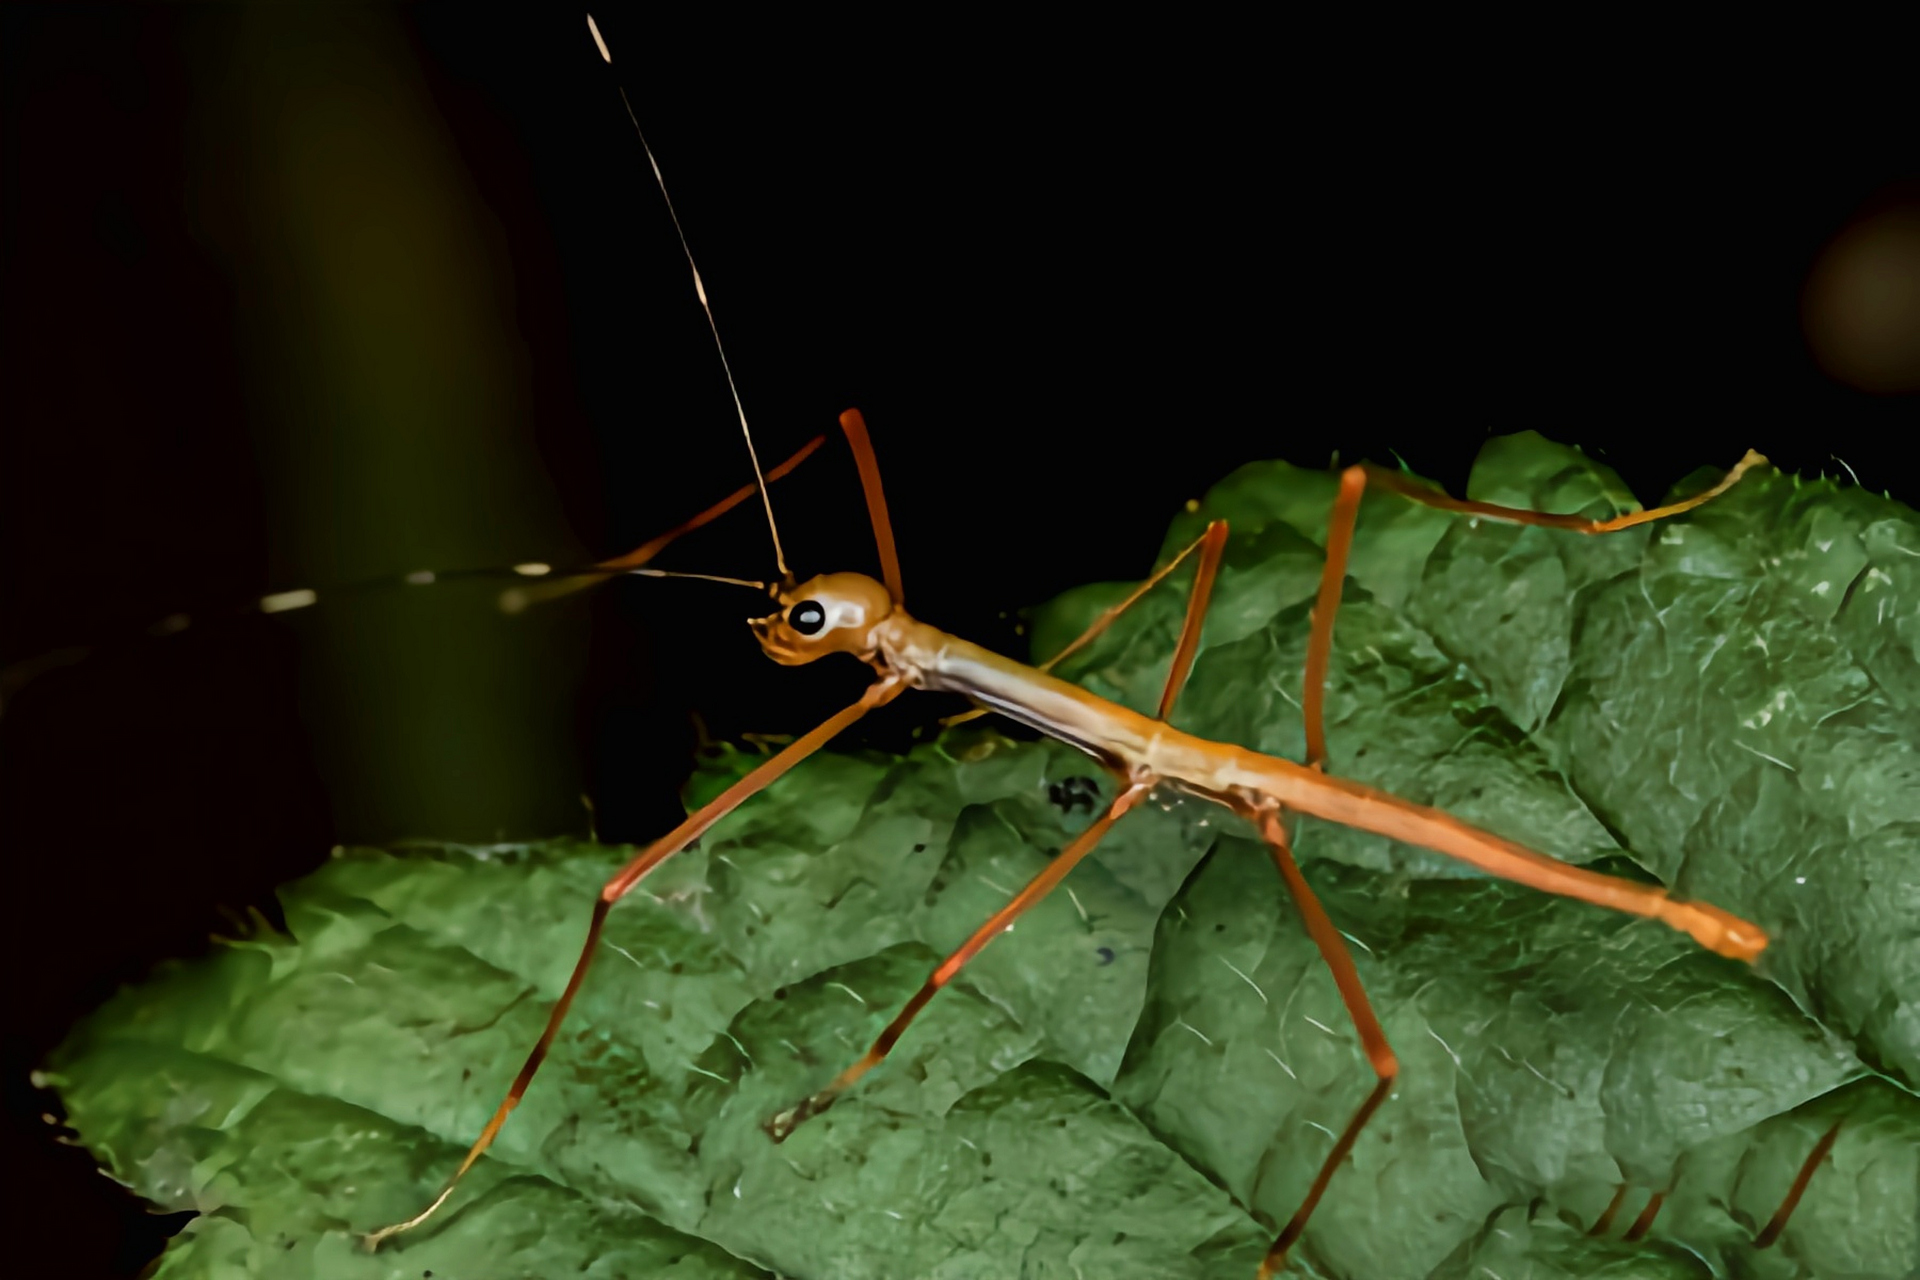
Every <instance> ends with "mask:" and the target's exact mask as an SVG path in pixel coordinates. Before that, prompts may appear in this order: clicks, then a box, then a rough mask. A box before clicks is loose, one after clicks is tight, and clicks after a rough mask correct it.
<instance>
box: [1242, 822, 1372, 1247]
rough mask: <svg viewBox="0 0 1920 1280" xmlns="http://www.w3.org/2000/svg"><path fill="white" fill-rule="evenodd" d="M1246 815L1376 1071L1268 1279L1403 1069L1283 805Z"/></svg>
mask: <svg viewBox="0 0 1920 1280" xmlns="http://www.w3.org/2000/svg"><path fill="white" fill-rule="evenodd" d="M1245 816H1246V817H1248V818H1250V819H1251V820H1252V821H1253V822H1254V824H1255V825H1256V826H1258V827H1259V829H1260V836H1261V838H1262V839H1264V840H1265V841H1266V842H1267V848H1268V849H1269V850H1271V851H1272V853H1273V861H1274V864H1275V865H1276V866H1278V867H1279V868H1280V878H1281V879H1282V880H1283V881H1285V882H1286V886H1287V892H1288V893H1290V894H1292V895H1293V901H1294V905H1295V906H1296V907H1298V908H1299V910H1300V919H1301V922H1302V923H1303V924H1305V925H1306V927H1307V936H1308V937H1310V938H1312V939H1313V945H1314V946H1316V947H1318V948H1319V950H1320V958H1321V959H1322V960H1325V961H1326V963H1327V968H1328V969H1329V970H1331V971H1332V973H1333V984H1334V986H1335V987H1337V988H1338V989H1339V991H1340V1000H1341V1003H1343V1004H1345V1005H1346V1006H1347V1015H1348V1016H1349V1017H1351V1018H1352V1019H1353V1027H1354V1030H1355V1031H1358V1032H1359V1033H1360V1047H1361V1048H1362V1049H1363V1050H1364V1051H1365V1052H1366V1055H1367V1064H1368V1065H1369V1066H1371V1067H1372V1068H1373V1074H1374V1077H1375V1079H1374V1085H1373V1090H1372V1091H1371V1092H1370V1093H1368V1094H1367V1096H1366V1098H1365V1100H1363V1101H1362V1102H1361V1103H1360V1106H1359V1108H1358V1109H1357V1110H1356V1111H1355V1112H1354V1113H1353V1116H1352V1118H1351V1119H1349V1120H1348V1121H1347V1127H1346V1128H1345V1129H1343V1130H1341V1132H1340V1136H1339V1138H1337V1139H1336V1140H1335V1141H1334V1144H1333V1149H1332V1150H1331V1151H1329V1152H1327V1156H1326V1159H1324V1160H1322V1161H1321V1162H1320V1170H1319V1172H1318V1173H1316V1174H1315V1175H1314V1178H1313V1184H1312V1185H1311V1186H1310V1187H1308V1188H1307V1194H1306V1197H1305V1199H1303V1200H1301V1202H1300V1207H1299V1208H1297V1209H1295V1210H1294V1212H1293V1217H1291V1218H1289V1219H1287V1223H1286V1225H1285V1226H1284V1227H1282V1228H1281V1229H1280V1234H1279V1235H1278V1236H1276V1237H1275V1238H1274V1242H1273V1244H1272V1246H1271V1247H1270V1248H1269V1249H1268V1250H1267V1256H1266V1258H1265V1259H1263V1260H1262V1261H1261V1263H1260V1273H1259V1274H1260V1280H1267V1277H1269V1276H1272V1275H1274V1274H1276V1273H1277V1272H1278V1271H1279V1270H1280V1268H1281V1267H1283V1266H1284V1265H1286V1261H1287V1252H1288V1250H1290V1249H1292V1248H1293V1246H1294V1244H1295V1242H1296V1241H1298V1240H1299V1239H1300V1235H1301V1233H1302V1232H1303V1231H1305V1230H1306V1229H1307V1219H1309V1218H1311V1217H1312V1216H1313V1211H1314V1209H1315V1207H1316V1206H1318V1205H1319V1203H1320V1197H1321V1196H1322V1195H1324V1194H1326V1190H1327V1184H1328V1183H1329V1182H1331V1181H1332V1180H1333V1173H1334V1170H1336V1169H1338V1168H1339V1167H1340V1165H1341V1162H1342V1161H1344V1160H1345V1159H1346V1158H1347V1155H1348V1154H1349V1153H1350V1152H1351V1151H1352V1150H1353V1144H1354V1143H1355V1142H1356V1141H1357V1140H1358V1139H1359V1137H1360V1131H1361V1130H1362V1129H1364V1128H1365V1127H1366V1124H1367V1121H1368V1120H1370V1119H1372V1118H1373V1113H1374V1112H1375V1111H1377V1110H1379V1108H1380V1104H1381V1103H1382V1102H1385V1101H1386V1098H1387V1094H1388V1092H1389V1091H1390V1090H1391V1089H1392V1088H1393V1082H1394V1080H1395V1079H1396V1078H1397V1077H1398V1076H1399V1074H1400V1060H1399V1059H1398V1058H1397V1057H1395V1056H1394V1052H1393V1047H1392V1046H1391V1045H1389V1044H1388V1043H1387V1033H1386V1032H1385V1031H1384V1030H1383V1029H1382V1028H1381V1026H1380V1019H1379V1018H1378V1017H1377V1016H1376V1015H1375V1014H1374V1012H1373V1004H1372V1002H1371V1001H1369V1000H1368V999H1367V989H1366V988H1365V987H1364V986H1362V985H1361V983H1360V973H1359V970H1357V969H1356V968H1354V964H1353V954H1352V953H1351V952H1349V951H1348V950H1347V943H1346V939H1344V938H1342V937H1341V936H1340V931H1339V930H1338V929H1336V928H1335V927H1334V925H1333V921H1332V920H1331V919H1330V918H1329V917H1328V916H1327V912H1326V908H1325V907H1322V906H1321V905H1320V899H1319V898H1318V897H1317V896H1315V894H1314V892H1313V888H1312V886H1310V885H1308V884H1307V880H1306V877H1305V876H1303V875H1301V874H1300V866H1299V864H1298V863H1296V862H1295V861H1294V860H1293V850H1292V848H1291V845H1290V843H1289V841H1288V839H1287V830H1286V823H1285V821H1284V819H1283V816H1282V814H1281V811H1280V810H1279V808H1277V807H1271V808H1262V809H1252V810H1249V811H1248V812H1247V813H1246V814H1245Z"/></svg>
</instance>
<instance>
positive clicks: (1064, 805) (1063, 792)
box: [1047, 777, 1100, 813]
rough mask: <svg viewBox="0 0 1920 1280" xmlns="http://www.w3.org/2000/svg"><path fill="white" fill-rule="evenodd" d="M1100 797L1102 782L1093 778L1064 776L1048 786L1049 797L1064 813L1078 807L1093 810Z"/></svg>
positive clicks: (1087, 810)
mask: <svg viewBox="0 0 1920 1280" xmlns="http://www.w3.org/2000/svg"><path fill="white" fill-rule="evenodd" d="M1099 798H1100V784H1099V783H1097V782H1095V781H1094V780H1093V779H1092V778H1082V777H1072V778H1062V779H1060V781H1058V782H1056V783H1054V784H1053V785H1052V786H1050V787H1048V788H1047V799H1049V800H1051V801H1053V803H1054V807H1055V808H1057V809H1059V810H1060V812H1062V813H1072V812H1074V811H1075V810H1076V809H1084V810H1085V811H1086V812H1088V813H1092V812H1093V808H1094V803H1095V802H1096V801H1097V800H1099Z"/></svg>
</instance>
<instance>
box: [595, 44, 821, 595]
mask: <svg viewBox="0 0 1920 1280" xmlns="http://www.w3.org/2000/svg"><path fill="white" fill-rule="evenodd" d="M587 30H588V31H589V32H591V33H592V34H593V43H594V47H596V48H597V49H599V50H600V57H601V59H602V60H604V61H605V62H606V64H607V65H608V66H612V65H613V53H612V51H611V50H609V49H608V48H607V42H606V40H605V39H603V38H602V37H601V35H600V24H599V23H597V22H595V21H594V20H593V15H592V14H591V13H589V14H588V15H587ZM614 87H615V88H617V89H619V90H620V104H621V105H622V106H624V107H625V108H626V109H627V119H628V120H631V121H632V122H633V132H634V136H636V137H638V138H639V139H640V149H641V150H642V151H645V152H646V153H647V163H648V164H649V165H651V166H653V180H654V182H655V183H657V184H659V187H660V198H661V199H662V200H664V201H666V202H667V216H668V217H670V218H672V219H673V231H674V234H675V235H677V236H679V237H680V251H681V252H682V253H684V254H686V256H687V268H688V270H690V271H692V272H693V291H694V292H695V293H696V294H698V295H699V297H700V309H701V310H702V311H704V312H706V313H707V329H708V330H709V331H710V332H711V333H712V334H713V347H714V350H716V351H718V352H719V353H720V367H721V368H722V369H724V370H726V374H727V390H728V391H730V392H731V393H732V394H733V410H734V412H735V413H736V414H738V415H739V417H740V434H741V435H742V436H744V437H746V441H747V456H748V457H749V458H751V459H753V482H754V484H755V485H757V486H758V487H759V489H760V505H761V506H763V507H765V508H766V509H767V532H768V533H770V534H772V535H773V561H774V564H775V565H777V566H778V567H779V570H780V580H781V581H782V582H783V583H786V584H788V585H791V584H792V582H793V573H792V571H791V570H789V569H788V568H787V556H786V553H785V552H784V551H782V550H781V549H780V526H779V525H777V524H775V523H774V521H773V499H772V498H771V497H769V496H768V494H767V480H766V477H765V476H764V475H762V474H761V472H760V454H759V452H758V451H757V450H756V449H755V448H754V447H753V432H752V430H751V429H749V428H748V426H747V410H746V406H745V405H743V404H741V403H740V388H739V386H738V384H736V383H735V382H734V380H733V366H732V365H731V364H730V363H728V361H727V348H726V344H725V343H723V342H721V341H720V326H719V325H717V324H715V323H714V319H713V306H712V304H710V303H709V302H708V301H707V286H706V284H705V283H704V282H703V281H702V280H701V279H700V266H699V264H698V263H696V262H695V261H694V260H693V246H692V245H689V244H688V243H687V232H686V229H685V228H684V227H682V226H681V225H680V213H679V211H678V210H676V209H675V208H674V207H673V197H672V196H671V195H670V194H668V192H667V180H666V178H665V177H663V176H661V173H660V162H659V161H658V160H657V159H655V158H654V155H653V148H652V147H651V146H650V145H648V143H647V134H646V130H644V129H642V128H641V127H640V117H639V116H638V115H636V114H635V113H634V110H633V103H632V101H631V100H629V99H628V97H627V86H626V85H624V84H621V83H620V78H619V76H617V75H616V76H615V77H614Z"/></svg>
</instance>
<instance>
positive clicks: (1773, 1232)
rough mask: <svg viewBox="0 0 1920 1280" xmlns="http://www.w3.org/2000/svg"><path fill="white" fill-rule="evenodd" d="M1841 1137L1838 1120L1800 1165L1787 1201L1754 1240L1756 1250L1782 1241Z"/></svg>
mask: <svg viewBox="0 0 1920 1280" xmlns="http://www.w3.org/2000/svg"><path fill="white" fill-rule="evenodd" d="M1839 1137H1840V1121H1838V1120H1836V1121H1834V1122H1833V1127H1832V1128H1830V1129H1828V1130H1827V1131H1826V1132H1825V1133H1824V1134H1822V1135H1820V1141H1818V1142H1816V1143H1814V1144H1813V1150H1812V1151H1810V1152H1808V1153H1807V1158H1806V1160H1805V1161H1803V1162H1802V1163H1801V1165H1800V1172H1799V1173H1798V1174H1796V1175H1795V1176H1794V1179H1793V1185H1792V1186H1791V1187H1789V1188H1788V1189H1787V1196H1786V1199H1784V1200H1782V1201H1781V1202H1780V1207H1779V1208H1778V1209H1775V1210H1774V1211H1773V1217H1771V1218H1769V1219H1767V1225H1766V1226H1764V1227H1762V1228H1761V1229H1760V1234H1759V1235H1757V1236H1755V1237H1754V1238H1753V1247H1754V1248H1756V1249H1770V1248H1772V1247H1773V1244H1774V1242H1775V1241H1777V1240H1779V1239H1780V1233H1781V1232H1782V1231H1785V1230H1786V1229H1787V1219H1789V1218H1791V1217H1792V1216H1793V1211H1794V1210H1795V1209H1797V1208H1799V1207H1800V1197H1801V1196H1803V1195H1805V1194H1806V1193H1807V1184H1808V1183H1810V1182H1812V1181H1813V1175H1814V1173H1815V1171H1816V1170H1818V1169H1819V1168H1820V1163H1821V1161H1823V1160H1825V1159H1826V1158H1827V1156H1828V1154H1829V1153H1831V1152H1832V1151H1833V1144H1834V1142H1835V1140H1836V1139H1838V1138H1839Z"/></svg>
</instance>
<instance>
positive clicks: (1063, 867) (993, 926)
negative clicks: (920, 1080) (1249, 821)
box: [760, 778, 1154, 1142]
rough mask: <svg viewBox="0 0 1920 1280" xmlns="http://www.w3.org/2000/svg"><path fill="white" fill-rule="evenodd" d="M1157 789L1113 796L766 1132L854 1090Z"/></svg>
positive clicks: (1138, 787) (1137, 785)
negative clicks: (937, 1000)
mask: <svg viewBox="0 0 1920 1280" xmlns="http://www.w3.org/2000/svg"><path fill="white" fill-rule="evenodd" d="M1153 785H1154V780H1153V779H1151V778H1146V779H1137V780H1135V781H1133V782H1132V783H1130V784H1129V785H1128V787H1127V788H1126V790H1124V791H1122V792H1121V793H1120V794H1119V795H1118V796H1116V797H1114V801H1113V803H1112V804H1111V805H1109V806H1108V808H1107V811H1106V812H1105V813H1103V814H1101V815H1100V816H1099V817H1098V818H1095V819H1094V820H1093V823H1092V825H1090V826H1089V827H1088V828H1087V829H1086V830H1085V831H1082V832H1081V833H1080V834H1079V835H1077V836H1075V837H1074V838H1073V839H1072V840H1071V841H1070V842H1069V843H1068V844H1067V847H1066V848H1064V849H1062V850H1061V851H1060V852H1059V854H1058V855H1056V856H1055V857H1054V859H1053V861H1051V862H1049V863H1048V864H1047V865H1046V868H1045V869H1044V870H1042V871H1041V872H1040V874H1039V875H1037V876H1035V877H1034V878H1033V879H1032V880H1031V881H1029V882H1028V883H1027V885H1026V887H1025V888H1023V889H1021V890H1020V892H1019V893H1017V894H1015V895H1014V896H1013V900H1012V901H1011V902H1009V903H1007V905H1006V906H1004V907H1002V908H1000V909H999V910H998V911H996V912H994V913H993V915H992V916H990V917H989V918H988V920H987V922H986V923H985V924H983V925H981V926H980V927H979V928H978V929H975V930H974V931H973V934H972V936H971V937H969V938H968V939H967V940H966V941H965V942H963V943H961V944H960V946H959V948H958V949H957V950H955V951H954V952H953V954H952V955H950V956H948V957H947V958H946V959H945V960H943V961H941V962H940V967H939V968H937V969H935V970H934V971H933V972H932V973H931V974H929V975H928V977H927V980H926V981H925V982H923V983H922V984H921V985H920V989H919V990H918V991H916V992H914V993H913V998H912V999H911V1000H908V1001H907V1003H906V1007H905V1008H903V1009H901V1010H900V1012H899V1013H898V1014H897V1015H896V1016H895V1017H894V1019H893V1021H892V1022H889V1023H888V1024H887V1026H886V1029H885V1030H883V1031H882V1032H881V1033H880V1034H879V1036H878V1037H877V1038H875V1040H874V1042H873V1045H872V1047H871V1048H869V1049H868V1050H867V1052H866V1053H865V1054H864V1055H863V1056H862V1057H861V1058H860V1060H859V1061H858V1062H856V1063H854V1064H853V1065H852V1066H850V1067H848V1068H847V1069H846V1070H845V1071H842V1072H841V1073H840V1074H839V1075H837V1076H835V1077H834V1078H833V1083H831V1084H829V1085H828V1086H827V1087H826V1088H824V1089H822V1090H820V1091H819V1092H818V1093H815V1094H812V1095H811V1096H809V1097H807V1098H804V1099H802V1100H801V1101H799V1102H797V1103H795V1104H794V1105H793V1106H791V1107H788V1108H787V1109H786V1110H784V1111H780V1112H776V1113H775V1114H774V1115H771V1116H769V1117H768V1118H767V1119H766V1121H765V1122H764V1123H762V1125H761V1126H760V1127H761V1128H763V1129H765V1130H766V1131H767V1136H768V1137H770V1138H772V1139H773V1140H774V1141H775V1142H784V1141H786V1139H787V1137H788V1135H789V1134H791V1133H792V1132H793V1131H794V1130H795V1129H797V1128H799V1127H800V1125H801V1124H803V1123H804V1122H806V1121H807V1120H809V1119H811V1118H813V1117H814V1116H817V1115H819V1114H820V1113H821V1112H822V1111H825V1110H826V1109H827V1108H828V1107H830V1106H832V1105H833V1103H834V1100H835V1099H836V1098H838V1097H839V1096H840V1095H841V1094H843V1093H845V1092H846V1091H847V1090H848V1089H850V1088H852V1087H853V1085H854V1083H855V1082H856V1081H858V1080H859V1079H860V1077H861V1076H864V1075H865V1074H867V1072H869V1071H871V1070H873V1068H875V1067H877V1066H879V1065H880V1063H881V1062H883V1061H885V1059H886V1056H887V1055H888V1054H889V1053H891V1052H892V1051H893V1046H894V1045H895V1044H896V1043H898V1042H899V1039H900V1037H901V1035H902V1034H903V1033H904V1032H905V1031H906V1029H907V1027H908V1025H909V1024H911V1023H912V1022H913V1020H914V1019H915V1018H916V1017H918V1016H919V1015H920V1011H921V1010H922V1009H924V1008H926V1007H927V1002H928V1001H929V1000H932V999H933V997H934V994H935V993H936V992H938V991H939V990H940V988H942V987H944V986H946V985H947V984H948V983H949V982H951V981H953V978H954V975H955V974H957V973H959V972H960V970H961V969H962V968H963V967H965V965H966V963H967V962H968V961H969V960H971V959H973V958H974V957H975V956H977V955H979V954H980V953H981V952H982V951H984V950H985V949H986V946H987V944H988V943H989V942H992V941H993V940H994V939H995V938H997V937H999V936H1000V935H1001V934H1002V933H1005V932H1006V931H1007V930H1008V929H1009V928H1011V927H1012V925H1013V922H1014V921H1015V920H1017V919H1019V918H1020V917H1021V916H1022V915H1023V914H1025V913H1026V911H1027V909H1028V908H1029V907H1031V906H1033V905H1034V904H1035V903H1036V902H1038V901H1040V899H1042V898H1044V897H1046V896H1047V894H1048V892H1050V891H1051V890H1052V889H1053V888H1054V887H1055V886H1056V885H1058V884H1059V883H1060V882H1061V881H1062V880H1064V879H1066V877H1067V873H1068V872H1069V871H1071V870H1073V868H1074V866H1075V864H1076V863H1078V862H1079V861H1080V859H1082V858H1084V857H1086V856H1087V854H1088V853H1089V852H1091V851H1092V849H1093V846H1094V845H1096V844H1098V843H1099V842H1100V838H1101V837H1102V836H1104V835H1106V834H1107V832H1108V831H1109V830H1110V829H1111V828H1112V827H1113V824H1114V823H1116V822H1118V821H1119V820H1120V818H1121V817H1122V815H1124V814H1125V813H1126V812H1127V810H1129V809H1131V808H1133V806H1134V805H1136V804H1138V803H1139V802H1140V801H1141V800H1142V799H1144V798H1145V797H1146V794H1147V792H1149V791H1151V790H1152V789H1153Z"/></svg>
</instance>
